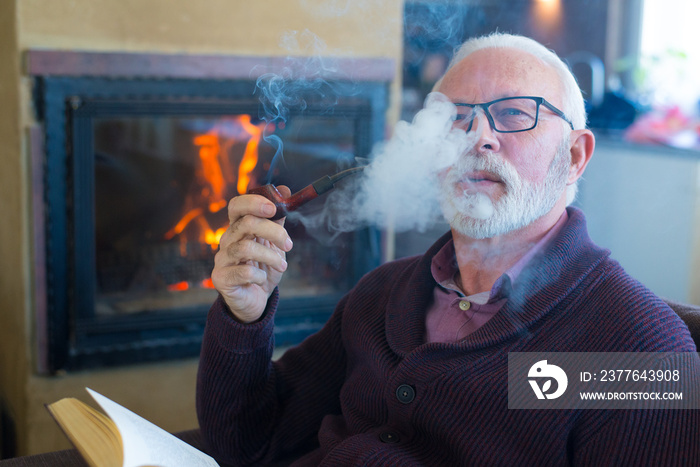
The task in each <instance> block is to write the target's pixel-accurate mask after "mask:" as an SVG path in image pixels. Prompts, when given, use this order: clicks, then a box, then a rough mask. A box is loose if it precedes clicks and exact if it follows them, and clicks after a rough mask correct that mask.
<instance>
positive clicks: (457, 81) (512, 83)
mask: <svg viewBox="0 0 700 467" xmlns="http://www.w3.org/2000/svg"><path fill="white" fill-rule="evenodd" d="M438 90H439V91H440V92H443V93H446V94H448V95H449V97H451V98H453V100H454V99H456V100H459V99H471V100H473V99H485V98H487V99H488V100H493V99H499V98H501V97H512V96H518V95H520V96H522V95H536V96H542V97H545V98H547V99H548V100H553V101H558V100H559V99H558V97H559V96H560V95H561V92H560V91H561V82H560V80H559V79H558V75H557V72H556V70H555V69H554V68H553V67H552V66H550V65H548V64H547V63H545V62H544V61H543V60H541V59H540V58H538V57H535V56H534V55H532V54H530V53H528V52H525V51H523V50H519V49H513V48H487V49H482V50H478V51H476V52H474V53H472V54H471V55H469V56H467V57H466V58H465V59H463V60H461V61H460V62H459V63H457V64H455V65H454V66H453V67H452V68H451V69H450V70H449V71H448V72H447V73H446V74H445V77H444V78H443V81H442V83H441V85H440V88H439V89H438Z"/></svg>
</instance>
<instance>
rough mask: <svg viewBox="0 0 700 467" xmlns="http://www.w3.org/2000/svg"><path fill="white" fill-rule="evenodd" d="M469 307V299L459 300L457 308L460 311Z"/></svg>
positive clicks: (470, 305)
mask: <svg viewBox="0 0 700 467" xmlns="http://www.w3.org/2000/svg"><path fill="white" fill-rule="evenodd" d="M471 307H472V304H471V302H469V300H462V301H461V302H459V309H460V310H462V311H467V310H468V309H469V308H471Z"/></svg>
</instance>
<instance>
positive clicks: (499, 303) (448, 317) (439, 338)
mask: <svg viewBox="0 0 700 467" xmlns="http://www.w3.org/2000/svg"><path fill="white" fill-rule="evenodd" d="M568 218H569V216H568V214H567V213H566V210H564V213H563V214H562V215H561V217H559V220H558V221H557V222H556V224H554V226H553V227H552V228H551V229H550V230H549V231H548V232H547V233H546V234H545V235H544V236H543V237H542V238H541V239H540V240H539V241H538V242H537V243H535V244H534V245H533V246H532V248H530V249H529V250H528V251H527V253H525V255H523V257H522V258H520V259H519V260H518V261H517V262H516V263H515V264H514V265H513V266H511V267H510V268H509V269H508V270H507V271H506V272H505V273H503V274H502V275H501V276H500V277H499V278H498V279H497V280H496V282H495V283H494V284H493V287H491V290H490V291H483V292H479V293H475V294H472V295H468V296H466V295H465V294H464V293H463V292H462V290H461V289H460V287H459V286H458V285H457V283H456V281H455V276H456V274H457V272H458V271H459V269H458V266H457V260H456V257H455V246H454V242H453V240H450V241H449V242H447V243H446V244H445V246H443V247H442V248H441V249H440V251H438V253H437V254H436V255H435V256H434V257H433V261H432V263H431V273H432V274H433V278H434V279H435V282H437V285H436V286H435V290H434V291H433V303H432V304H431V306H430V307H429V308H428V312H427V313H426V317H425V329H426V332H425V334H426V335H425V341H426V342H456V341H458V340H460V339H463V338H465V337H466V336H468V335H469V334H471V333H473V332H474V331H476V330H477V329H479V328H480V327H481V326H483V325H484V324H486V322H487V321H488V320H490V319H491V318H492V317H493V316H495V315H496V313H498V311H499V310H500V309H501V308H503V305H505V304H506V302H507V301H508V297H509V295H510V291H511V288H512V286H513V284H515V281H516V280H517V278H518V276H519V275H520V273H521V272H522V270H523V269H524V268H525V266H526V265H527V263H528V262H530V260H531V259H532V258H533V257H534V256H535V255H536V254H537V253H538V252H539V251H541V250H542V249H543V248H544V247H545V245H547V243H548V242H549V241H550V240H551V239H552V238H554V237H555V236H556V234H557V233H558V232H559V231H560V230H561V229H562V228H563V227H564V225H565V224H566V221H567V220H568Z"/></svg>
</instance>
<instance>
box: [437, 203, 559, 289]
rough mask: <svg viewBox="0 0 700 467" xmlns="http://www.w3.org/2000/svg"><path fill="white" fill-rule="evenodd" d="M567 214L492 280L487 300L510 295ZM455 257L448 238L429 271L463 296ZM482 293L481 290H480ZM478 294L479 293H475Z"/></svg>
mask: <svg viewBox="0 0 700 467" xmlns="http://www.w3.org/2000/svg"><path fill="white" fill-rule="evenodd" d="M568 219H569V215H568V214H567V212H566V210H564V212H563V213H562V215H561V216H560V217H559V220H557V222H556V223H555V224H554V226H553V227H552V228H551V229H549V231H548V232H547V233H546V234H544V236H543V237H542V238H541V239H540V240H539V241H538V242H537V243H535V244H534V245H533V246H532V248H530V249H529V250H528V251H527V253H525V254H524V255H523V256H522V257H521V258H520V259H519V260H518V261H517V262H516V263H515V264H514V265H512V266H511V267H510V268H508V270H507V271H506V272H504V273H503V275H501V276H500V277H499V278H498V279H497V280H496V282H494V284H493V287H491V292H490V294H489V300H488V301H489V302H491V301H494V300H497V299H500V298H503V297H507V296H509V295H510V291H511V289H512V287H513V284H515V281H516V280H517V278H518V276H519V275H520V273H521V272H522V271H523V269H525V266H526V265H527V263H529V262H530V260H531V259H532V258H533V257H534V256H535V255H536V254H537V253H539V252H540V251H542V250H543V249H544V247H545V246H546V245H547V243H549V242H550V240H552V239H553V238H554V237H556V235H557V234H558V233H559V231H560V230H561V229H562V228H563V227H564V225H566V222H567V220H568ZM457 271H458V267H457V258H456V256H455V245H454V240H453V239H450V240H449V241H448V242H447V243H446V244H445V245H444V246H443V247H442V248H441V249H440V251H438V252H437V254H436V255H435V256H433V259H432V262H431V265H430V272H431V273H432V275H433V279H435V282H437V283H438V284H439V285H440V286H441V287H443V288H445V289H447V290H453V291H455V292H457V293H458V294H459V295H461V296H464V292H463V291H462V290H461V289H460V287H459V286H458V285H457V283H456V281H455V275H456V274H457ZM481 293H483V292H481ZM475 295H479V294H475Z"/></svg>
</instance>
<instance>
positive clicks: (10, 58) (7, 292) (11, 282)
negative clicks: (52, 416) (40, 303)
mask: <svg viewBox="0 0 700 467" xmlns="http://www.w3.org/2000/svg"><path fill="white" fill-rule="evenodd" d="M16 16H17V10H16V5H15V3H14V2H0V63H1V64H2V66H0V103H1V105H0V141H2V144H1V145H0V163H1V164H0V166H1V167H2V169H0V219H2V222H0V267H1V268H2V270H3V271H5V272H3V273H2V275H0V323H2V325H1V326H0V384H2V387H1V388H0V410H3V411H8V414H7V415H9V416H10V417H12V418H23V417H25V415H26V404H25V401H24V397H23V395H24V382H25V380H26V376H27V372H28V357H27V348H28V335H29V334H28V326H27V323H28V313H27V311H28V308H29V294H28V292H27V289H28V287H29V284H28V280H27V274H28V268H27V261H26V258H27V257H28V253H27V248H28V245H27V242H26V238H28V228H27V215H26V210H25V209H24V208H25V207H26V205H27V197H26V196H25V194H26V188H27V187H26V184H25V183H24V180H25V174H26V159H24V158H22V157H19V155H20V154H21V153H22V132H21V125H20V120H19V119H18V115H19V114H20V105H19V103H20V98H19V67H20V62H19V56H18V54H17V29H16ZM0 432H1V435H2V438H3V439H4V438H11V434H12V430H11V429H10V427H7V426H2V427H1V428H0ZM3 444H4V443H3Z"/></svg>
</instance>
